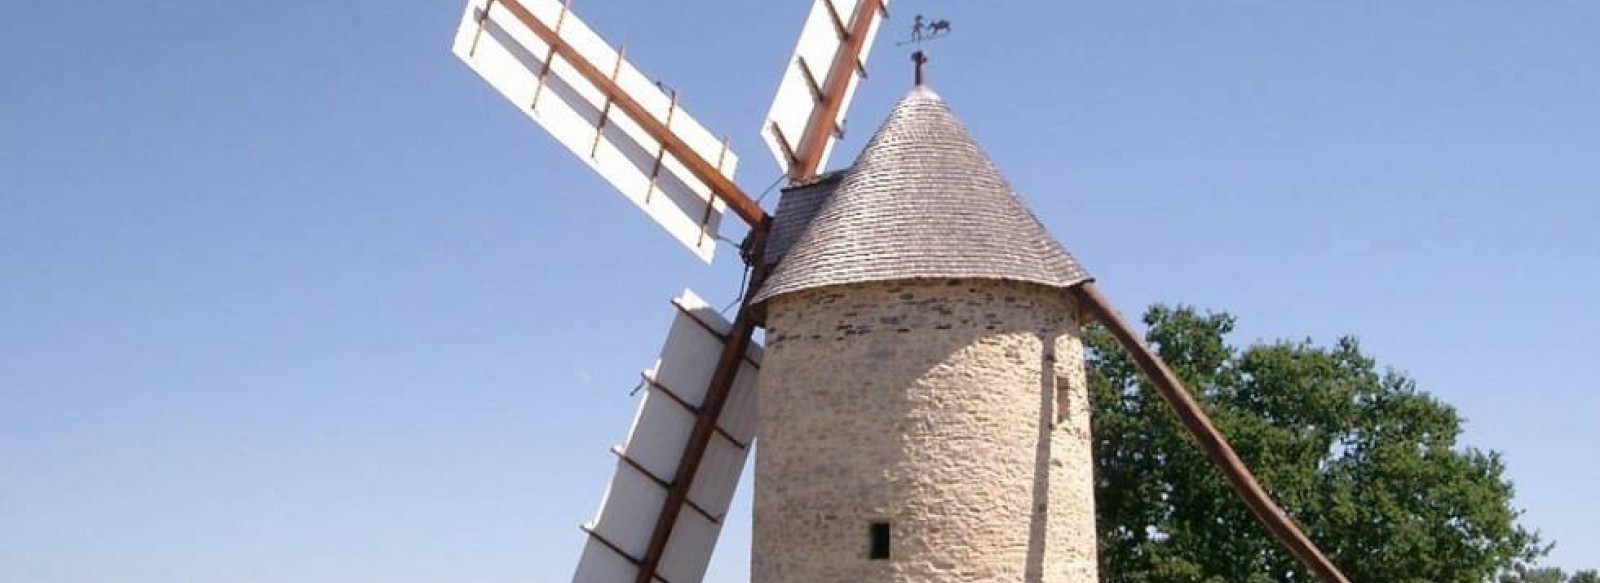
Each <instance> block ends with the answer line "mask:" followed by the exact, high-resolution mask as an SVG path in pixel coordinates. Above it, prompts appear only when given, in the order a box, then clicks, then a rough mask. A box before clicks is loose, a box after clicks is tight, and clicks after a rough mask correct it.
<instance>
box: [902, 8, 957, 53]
mask: <svg viewBox="0 0 1600 583" xmlns="http://www.w3.org/2000/svg"><path fill="white" fill-rule="evenodd" d="M952 30H953V29H951V28H950V21H949V20H946V19H943V18H940V19H935V20H929V19H928V18H927V17H924V16H923V15H921V14H918V15H916V16H915V17H913V18H912V19H911V38H910V39H909V40H905V41H901V42H899V43H895V46H905V45H908V44H913V43H915V44H917V45H921V44H922V43H924V42H927V41H930V40H934V39H937V38H941V37H945V36H949V35H950V33H951V32H952Z"/></svg>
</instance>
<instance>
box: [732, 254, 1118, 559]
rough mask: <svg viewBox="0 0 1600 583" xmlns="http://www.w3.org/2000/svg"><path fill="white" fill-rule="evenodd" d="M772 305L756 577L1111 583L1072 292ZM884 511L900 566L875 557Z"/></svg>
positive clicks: (875, 296)
mask: <svg viewBox="0 0 1600 583" xmlns="http://www.w3.org/2000/svg"><path fill="white" fill-rule="evenodd" d="M767 312H768V320H767V338H766V354H765V356H764V358H763V362H762V371H761V389H760V390H761V398H760V404H759V412H758V415H759V419H760V422H759V435H758V439H759V441H758V444H759V445H758V446H757V448H756V472H755V476H756V492H755V537H754V541H753V545H754V549H753V551H754V563H753V568H752V573H751V575H752V581H753V583H835V582H838V583H874V582H907V583H910V582H916V583H946V582H948V583H956V582H979V581H982V582H1015V581H1028V582H1041V581H1042V582H1051V583H1091V582H1093V581H1095V565H1094V561H1095V554H1094V543H1095V539H1094V505H1093V481H1092V476H1091V471H1092V464H1091V458H1090V453H1089V419H1088V415H1089V413H1088V402H1087V396H1086V395H1085V391H1084V387H1085V383H1084V378H1083V359H1082V345H1081V342H1080V340H1079V338H1078V326H1077V324H1076V322H1075V321H1074V319H1073V317H1072V313H1073V312H1072V309H1071V306H1070V304H1069V301H1068V299H1067V296H1066V294H1065V293H1063V292H1062V291H1061V290H1057V289H1052V288H1047V287H1044V286H1039V285H1036V284H1024V283H1010V282H1001V281H988V280H950V281H922V282H896V283H892V284H860V285H850V286H840V287H832V288H823V289H818V290H811V291H804V292H798V293H794V294H789V295H784V296H780V297H777V298H775V299H773V300H772V301H771V302H770V303H769V305H768V310H767ZM1058 383H1060V386H1061V388H1062V389H1063V390H1061V391H1059V392H1058V390H1057V388H1058ZM1058 394H1059V395H1061V397H1060V398H1062V399H1064V401H1063V404H1064V406H1061V407H1058V403H1057V399H1058V396H1057V395H1058ZM878 522H882V523H888V524H890V525H891V526H890V529H891V533H892V543H891V548H890V551H891V556H890V558H889V559H887V560H873V559H871V558H869V549H870V540H871V539H870V535H869V532H870V529H871V525H872V524H873V523H878Z"/></svg>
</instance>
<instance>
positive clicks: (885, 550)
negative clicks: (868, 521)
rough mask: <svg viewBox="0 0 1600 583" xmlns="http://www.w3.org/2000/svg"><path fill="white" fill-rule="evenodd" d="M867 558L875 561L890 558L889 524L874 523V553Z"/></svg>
mask: <svg viewBox="0 0 1600 583" xmlns="http://www.w3.org/2000/svg"><path fill="white" fill-rule="evenodd" d="M867 558H869V559H872V560H874V561H881V560H884V559H887V558H889V523H887V522H874V523H872V552H871V553H870V554H868V555H867Z"/></svg>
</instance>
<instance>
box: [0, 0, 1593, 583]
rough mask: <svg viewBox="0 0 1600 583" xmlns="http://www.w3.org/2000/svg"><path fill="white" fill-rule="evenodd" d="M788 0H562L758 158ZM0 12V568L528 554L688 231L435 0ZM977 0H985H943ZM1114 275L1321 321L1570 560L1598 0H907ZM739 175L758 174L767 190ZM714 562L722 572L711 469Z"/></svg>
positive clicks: (110, 571) (1587, 509)
mask: <svg viewBox="0 0 1600 583" xmlns="http://www.w3.org/2000/svg"><path fill="white" fill-rule="evenodd" d="M807 5H808V3H806V2H802V1H798V0H793V1H790V0H786V1H783V2H771V1H761V2H753V1H749V0H696V1H694V2H670V3H669V2H656V1H643V0H614V1H611V2H599V1H595V2H586V1H583V0H579V1H578V2H576V3H575V8H576V10H577V11H578V12H579V14H580V15H581V16H583V17H584V18H585V19H586V20H587V21H589V22H590V23H591V24H592V25H593V26H594V27H595V28H596V29H597V30H599V31H600V32H601V33H602V34H604V35H605V36H607V38H608V39H609V40H611V41H612V42H614V43H624V44H627V45H628V47H629V52H628V55H629V56H630V57H632V58H633V59H634V60H635V61H636V63H637V64H638V65H639V66H640V67H641V68H642V69H643V70H645V71H646V72H647V73H648V74H651V75H654V76H657V77H659V78H661V79H663V80H665V81H667V82H668V83H669V84H670V85H672V86H673V87H675V88H677V89H678V90H679V91H680V92H681V93H683V94H684V96H685V104H686V106H687V107H688V108H689V110H690V111H691V112H692V113H693V114H694V115H696V116H697V117H698V118H699V119H700V120H701V121H702V122H704V123H705V124H707V125H708V126H710V127H711V128H713V129H715V130H716V131H719V132H722V133H726V134H728V135H729V136H731V137H732V140H733V144H734V146H735V147H736V148H737V150H738V151H739V152H741V153H742V155H743V156H744V164H743V167H742V168H741V170H740V174H739V177H740V181H741V183H742V184H744V185H745V187H746V188H747V189H749V190H760V189H761V188H764V187H765V186H766V185H767V184H769V183H770V182H772V180H773V179H774V178H775V177H776V176H777V169H776V167H775V165H774V164H773V163H772V162H771V161H770V159H769V158H768V156H767V154H766V152H765V151H764V149H763V147H762V145H761V144H760V142H759V138H758V137H757V134H756V129H757V127H758V125H759V123H760V119H761V115H762V113H763V112H764V111H765V110H766V107H767V104H768V101H769V99H770V98H771V94H772V92H773V90H774V88H775V87H776V84H777V81H778V76H779V74H780V71H781V67H782V66H783V64H784V63H785V60H786V58H787V55H788V52H789V51H790V49H791V48H792V46H793V43H794V39H795V37H796V35H797V33H798V27H799V23H800V22H801V20H802V17H803V15H804V13H805V11H806V9H807ZM369 6H372V5H371V4H370V3H367V4H363V3H359V2H295V1H279V2H247V3H238V2H198V1H192V0H164V1H162V2H126V1H124V2H104V1H99V0H89V1H85V2H77V3H59V2H56V3H50V2H43V3H41V2H19V3H12V5H11V6H8V8H7V9H6V10H5V12H4V17H3V18H0V583H57V582H60V583H68V582H72V583H90V582H103V581H116V582H119V583H145V582H149V583H156V582H163V583H167V582H172V581H207V582H211V583H246V582H252V583H253V582H260V583H267V582H272V583H283V582H292V583H335V582H337V583H363V582H372V583H410V582H418V583H422V582H437V581H467V582H501V581H518V582H535V583H544V582H552V581H565V580H567V578H568V577H569V576H570V573H571V569H572V567H573V565H574V563H575V561H576V557H577V551H578V549H579V546H580V544H581V543H582V540H583V539H582V536H581V535H580V533H579V531H578V528H577V527H578V525H579V524H580V523H582V522H584V521H586V520H588V519H589V518H590V517H591V516H592V514H593V512H594V511H595V509H596V508H597V506H598V504H599V498H600V494H601V491H602V490H603V488H604V487H605V483H606V481H607V479H608V476H609V473H610V471H611V469H612V464H613V463H614V462H613V459H612V458H611V457H610V456H609V455H608V454H607V453H606V449H607V448H608V447H609V446H610V445H612V444H615V443H618V442H620V441H621V440H622V439H623V438H624V436H625V432H626V430H627V425H628V422H629V420H630V418H631V415H632V410H633V407H634V406H635V401H634V400H633V399H631V398H630V397H629V396H628V393H629V391H630V389H632V387H633V385H634V383H635V380H636V378H637V373H638V371H639V370H640V369H643V368H645V367H648V366H649V365H650V363H651V361H652V359H653V358H654V356H655V354H656V351H657V349H658V346H659V343H660V341H661V339H662V337H663V334H664V331H665V325H666V323H667V322H668V320H669V319H670V317H671V311H670V309H669V308H668V304H667V301H668V299H669V298H671V297H673V296H675V295H677V294H678V293H679V292H680V291H681V290H682V289H683V288H685V287H692V288H694V289H695V290H696V291H698V292H700V293H702V294H703V295H706V296H707V297H709V298H712V299H713V300H714V301H715V302H717V303H723V302H726V301H728V300H730V299H732V298H733V296H734V294H735V291H736V289H735V288H736V285H737V283H738V265H737V260H736V259H734V257H733V254H732V253H726V251H728V250H727V249H724V251H725V252H724V253H723V255H722V256H721V258H720V259H719V261H718V262H717V264H716V265H714V266H712V267H709V268H708V267H704V266H702V265H700V264H698V263H697V262H696V261H695V260H694V259H693V258H692V257H691V256H690V255H689V254H688V253H686V252H684V251H683V250H682V249H680V248H679V247H678V246H677V244H676V243H675V242H673V241H672V240H671V239H670V238H668V237H667V236H666V235H664V234H662V233H661V232H659V231H658V230H657V229H656V228H655V227H654V226H653V225H651V224H650V223H649V222H648V221H647V219H645V218H644V217H643V215H642V214H640V213H638V212H637V211H636V210H634V208H633V207H632V205H631V204H630V203H628V202H626V201H625V200H623V199H622V198H621V197H620V196H618V195H616V194H614V193H613V192H612V191H611V190H610V188H609V187H608V186H606V185H605V184H604V183H603V182H602V181H601V180H600V179H598V178H597V177H595V176H593V175H592V174H591V173H590V172H589V170H587V169H586V168H585V167H583V166H582V165H581V164H579V163H578V162H577V161H576V160H575V159H574V158H572V157H571V155H570V154H568V153H567V152H566V151H565V150H563V149H561V148H560V147H559V146H558V145H556V143H555V142H554V141H553V140H551V139H549V138H548V137H547V136H546V135H545V134H544V133H543V132H542V131H541V130H540V129H538V128H537V127H536V126H535V125H534V124H533V123H531V122H530V121H529V120H527V119H526V118H524V117H523V116H522V115H521V114H520V113H518V112H516V111H515V110H514V109H513V108H512V107H511V106H510V105H509V104H507V103H505V102H503V101H502V100H501V98H500V97H499V95H498V94H495V93H494V92H493V91H491V90H490V89H489V87H488V86H487V85H486V84H484V83H483V82H481V81H480V80H479V79H478V78H477V77H476V76H474V75H473V74H472V73H471V72H470V71H468V70H467V69H466V68H465V67H464V66H463V65H462V64H460V63H459V62H457V61H456V60H455V59H454V57H452V56H451V54H450V52H449V45H450V42H451V36H452V34H453V31H454V28H455V26H456V22H457V19H458V18H459V13H460V10H461V6H460V4H459V3H458V2H455V1H440V2H390V3H383V4H382V5H381V6H382V8H381V9H377V10H374V9H371V8H369ZM980 6H981V7H980ZM892 12H893V15H894V19H893V20H891V21H890V22H889V23H888V24H887V26H886V28H885V30H884V35H883V38H882V39H881V42H880V43H879V45H878V50H877V52H876V53H875V54H874V59H873V63H872V64H873V67H872V72H873V75H872V78H871V80H870V81H869V82H868V84H867V86H866V87H865V88H864V89H863V91H862V92H861V93H860V95H859V98H858V100H857V103H856V107H855V108H854V110H853V115H852V117H851V123H850V124H849V127H850V130H851V131H850V134H849V137H848V140H847V141H846V142H844V143H843V144H841V146H840V147H839V149H838V152H839V154H838V155H837V156H836V157H835V160H834V165H835V166H838V165H842V164H845V163H847V162H848V160H849V158H850V157H852V156H853V155H854V153H855V152H856V151H858V149H859V148H860V146H861V144H862V141H863V140H864V139H865V138H866V137H867V136H868V135H870V133H871V130H872V128H873V127H875V126H876V125H877V123H878V122H879V120H881V119H882V118H883V115H884V114H885V113H886V111H887V109H888V107H889V106H890V105H891V104H892V103H893V101H894V100H895V99H896V97H897V96H899V95H900V94H902V93H903V92H904V91H905V90H906V89H907V88H908V86H909V76H910V70H909V66H908V65H907V59H906V51H905V50H904V49H900V48H896V47H894V46H892V43H891V42H890V41H892V40H895V39H896V38H897V37H900V36H902V35H904V34H905V30H904V29H906V28H907V27H908V26H909V22H910V16H911V15H912V14H914V13H917V12H925V13H928V14H930V15H934V16H943V17H948V18H950V19H951V20H952V21H954V27H955V30H956V33H955V35H954V36H952V37H950V38H949V39H948V40H946V41H943V42H940V43H939V44H938V45H936V46H935V47H934V48H933V50H934V62H933V63H932V65H931V76H932V79H933V84H934V87H935V88H936V89H937V90H938V91H939V92H940V93H941V94H943V95H944V96H945V98H946V99H947V100H948V101H949V102H950V103H951V104H952V106H953V107H954V108H955V110H956V112H957V113H958V115H960V116H961V117H962V118H963V119H964V120H965V121H966V122H967V124H968V126H969V128H970V130H971V131H972V132H973V134H975V135H976V136H977V137H978V139H979V140H980V141H981V142H983V143H984V144H985V146H986V147H987V148H988V150H989V152H990V154H991V155H992V156H993V157H994V158H995V160H996V161H997V162H998V164H999V166H1000V167H1001V169H1002V170H1003V171H1004V172H1005V173H1006V174H1007V175H1008V176H1009V177H1010V178H1011V179H1012V181H1013V182H1014V183H1015V185H1016V187H1017V189H1018V190H1019V191H1020V192H1022V193H1023V194H1024V196H1026V197H1027V199H1028V201H1029V202H1030V204H1031V205H1032V206H1033V208H1034V209H1035V211H1036V212H1037V213H1038V214H1039V215H1040V217H1041V219H1042V220H1043V221H1044V222H1045V223H1047V225H1048V226H1049V227H1050V228H1051V229H1052V230H1053V231H1054V232H1055V233H1056V234H1057V235H1058V236H1059V237H1060V239H1061V240H1062V241H1064V242H1065V243H1066V244H1067V245H1068V247H1069V248H1071V249H1073V250H1074V251H1075V252H1076V253H1077V254H1078V256H1079V257H1080V258H1081V259H1082V260H1083V261H1084V263H1085V264H1087V265H1088V266H1089V268H1090V269H1091V270H1093V271H1094V272H1095V274H1096V275H1098V276H1099V278H1100V281H1101V285H1102V287H1103V288H1104V289H1105V290H1106V291H1107V293H1109V294H1110V295H1111V296H1112V298H1113V299H1114V300H1115V301H1116V302H1118V304H1119V305H1121V306H1122V307H1123V310H1124V311H1128V312H1138V311H1139V310H1140V309H1141V308H1142V307H1143V306H1145V305H1147V304H1149V303H1151V302H1157V301H1164V302H1186V303H1193V304H1197V305H1199V306H1202V307H1207V308H1216V309H1226V310H1229V311H1231V312H1233V313H1234V314H1236V315H1237V316H1239V317H1240V318H1241V325H1240V331H1239V333H1238V335H1237V337H1236V340H1237V341H1239V342H1241V343H1247V342H1251V341H1255V340H1263V339H1264V340H1271V339H1277V338H1291V339H1301V338H1307V337H1309V338H1312V339H1315V340H1316V341H1317V342H1321V343H1327V342H1331V341H1332V340H1334V339H1335V338H1337V337H1338V336H1339V335H1343V334H1347V333H1348V334H1355V335H1358V336H1359V337H1360V338H1361V339H1362V341H1363V342H1364V344H1365V346H1366V348H1367V349H1368V350H1369V351H1370V352H1371V353H1372V354H1374V355H1375V356H1376V357H1378V358H1379V359H1380V360H1381V361H1382V362H1383V363H1385V364H1387V365H1392V366H1394V367H1396V368H1398V369H1401V370H1404V371H1407V372H1409V373H1410V374H1412V375H1414V376H1415V377H1416V378H1417V379H1418V380H1419V381H1420V383H1421V385H1422V386H1423V387H1424V388H1426V389H1427V390H1430V391H1432V392H1433V393H1435V394H1436V395H1438V396H1440V397H1441V398H1443V399H1445V400H1446V401H1448V402H1450V403H1453V404H1455V405H1456V406H1458V407H1459V408H1460V411H1461V413H1462V414H1463V415H1464V416H1466V417H1467V418H1468V420H1469V423H1468V429H1467V434H1466V441H1467V442H1468V443H1469V444H1471V445H1474V446H1478V447H1482V448H1488V449H1494V450H1498V451H1502V452H1504V453H1505V455H1506V459H1507V461H1508V463H1509V465H1510V472H1511V476H1512V477H1513V478H1514V479H1515V481H1516V484H1517V486H1518V494H1519V496H1518V500H1517V503H1518V505H1519V506H1521V507H1523V508H1526V509H1527V514H1526V516H1525V520H1526V523H1527V524H1528V525H1530V526H1533V527H1537V528H1539V529H1541V530H1542V531H1543V532H1544V533H1545V535H1546V536H1547V537H1549V538H1553V539H1554V540H1556V541H1558V542H1559V543H1560V545H1561V546H1560V547H1558V548H1557V550H1556V552H1555V555H1554V558H1553V563H1554V564H1556V565H1559V566H1563V567H1567V568H1578V567H1586V566H1587V567H1594V566H1597V564H1600V531H1597V530H1596V528H1595V527H1596V525H1597V524H1600V505H1596V504H1594V501H1593V492H1594V490H1593V488H1594V485H1595V484H1596V483H1597V482H1600V465H1597V464H1596V455H1595V444H1596V442H1597V441H1600V427H1597V426H1596V424H1595V419H1596V417H1597V416H1600V390H1597V389H1600V387H1597V386H1596V384H1597V381H1596V380H1595V379H1596V378H1600V359H1597V358H1596V353H1597V350H1596V348H1595V346H1594V341H1593V339H1592V338H1591V336H1590V334H1591V333H1592V332H1593V331H1594V330H1596V329H1600V315H1597V313H1596V309H1595V307H1594V302H1595V300H1596V298H1600V275H1597V274H1600V269H1597V268H1600V235H1596V234H1595V231H1594V229H1595V226H1596V224H1597V223H1600V196H1597V195H1600V164H1597V159H1600V157H1597V152H1600V106H1597V104H1600V65H1597V63H1600V60H1597V57H1600V41H1597V39H1596V36H1595V31H1596V30H1600V4H1596V3H1594V2H1588V1H1575V0H1574V1H1554V0H1553V1H1548V2H1487V1H1472V0H1469V1H1462V0H1450V1H1443V0H1414V1H1409V2H1373V1H1369V2H1341V3H1329V2H1236V1H1218V2H1203V3H1202V2H1187V1H1180V0H1160V1H1148V2H1122V1H1116V2H1113V1H1098V0H1097V1H1074V2H1037V1H1035V2H1020V1H1011V2H982V3H976V2H956V1H955V0H937V1H936V0H901V1H900V2H896V3H895V4H894V5H892ZM767 202H768V204H769V205H770V204H771V203H772V202H773V201H772V200H771V199H769V200H768V201H767ZM735 514H736V515H737V517H736V518H734V519H732V520H731V521H730V524H729V526H728V528H727V533H726V536H725V537H724V544H723V545H722V546H721V548H720V549H719V552H718V555H717V557H716V559H715V561H714V565H713V571H712V573H711V575H710V576H709V578H708V581H709V582H710V583H742V582H744V581H745V580H746V578H745V575H746V570H747V568H746V563H747V560H748V558H747V556H748V538H749V536H748V533H749V524H748V492H743V493H741V495H740V497H739V500H738V504H737V506H736V507H735Z"/></svg>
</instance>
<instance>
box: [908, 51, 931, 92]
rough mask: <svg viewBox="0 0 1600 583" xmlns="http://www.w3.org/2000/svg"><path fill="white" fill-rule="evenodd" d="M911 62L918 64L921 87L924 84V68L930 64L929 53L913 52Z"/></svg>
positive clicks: (918, 83)
mask: <svg viewBox="0 0 1600 583" xmlns="http://www.w3.org/2000/svg"><path fill="white" fill-rule="evenodd" d="M911 62H913V63H916V64H917V86H918V87H921V86H922V84H923V68H925V67H926V66H927V64H928V53H924V52H922V51H917V52H915V53H911Z"/></svg>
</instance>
